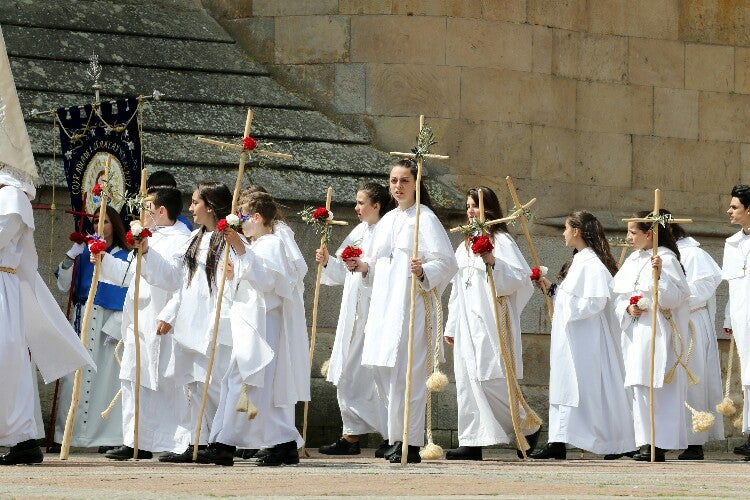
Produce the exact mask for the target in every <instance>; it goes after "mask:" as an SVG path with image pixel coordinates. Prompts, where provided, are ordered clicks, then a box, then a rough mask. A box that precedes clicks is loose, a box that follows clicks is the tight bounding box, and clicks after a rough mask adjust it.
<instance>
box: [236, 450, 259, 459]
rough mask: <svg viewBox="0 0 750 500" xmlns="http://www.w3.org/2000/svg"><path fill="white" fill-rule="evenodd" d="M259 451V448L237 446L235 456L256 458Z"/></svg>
mask: <svg viewBox="0 0 750 500" xmlns="http://www.w3.org/2000/svg"><path fill="white" fill-rule="evenodd" d="M257 453H258V450H257V449H250V448H237V451H235V452H234V456H235V457H237V458H241V459H243V460H248V459H250V458H255V455H256V454H257Z"/></svg>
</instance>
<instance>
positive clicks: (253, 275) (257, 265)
mask: <svg viewBox="0 0 750 500" xmlns="http://www.w3.org/2000/svg"><path fill="white" fill-rule="evenodd" d="M296 277H297V273H296V270H295V268H294V266H293V264H292V263H291V262H290V261H289V260H288V259H287V258H286V254H285V251H284V243H283V242H282V240H281V238H279V237H278V236H276V235H274V234H266V235H263V236H261V237H260V238H258V239H257V240H255V241H254V242H253V243H252V244H251V245H250V247H249V248H248V249H247V251H246V252H245V254H244V255H242V256H239V257H237V258H236V260H235V278H234V285H235V286H236V292H235V294H234V300H233V302H232V307H231V311H230V320H231V325H232V338H233V345H232V356H231V360H230V362H229V370H228V372H227V374H226V376H225V377H224V379H223V380H222V384H221V400H220V403H219V408H218V410H217V412H216V416H215V418H214V421H213V424H212V426H211V438H210V442H220V443H223V444H228V445H233V446H238V447H241V448H269V447H272V446H275V445H277V444H281V443H286V442H289V441H295V442H296V443H297V445H298V446H299V447H301V446H302V444H303V442H302V437H301V436H300V434H299V431H297V428H296V427H295V425H294V423H295V422H294V405H295V403H297V402H298V401H306V400H309V393H310V364H309V344H308V343H307V342H306V339H307V337H306V335H305V336H304V337H300V336H299V335H298V334H299V332H295V328H298V327H297V326H296V325H298V324H299V318H300V317H304V310H303V309H302V308H301V307H300V305H299V303H298V302H297V300H296V298H297V290H296V284H297V283H296ZM299 375H304V376H302V377H301V376H299ZM243 383H245V384H246V385H247V397H248V399H249V400H250V402H252V403H253V404H254V405H255V406H256V407H257V408H258V415H257V416H256V417H255V419H253V420H247V417H246V415H245V413H242V412H237V411H236V409H235V407H236V405H237V400H238V398H239V396H240V394H241V389H242V384H243Z"/></svg>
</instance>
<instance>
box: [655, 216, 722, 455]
mask: <svg viewBox="0 0 750 500" xmlns="http://www.w3.org/2000/svg"><path fill="white" fill-rule="evenodd" d="M669 228H670V230H671V231H672V235H673V236H674V237H675V239H676V240H677V248H679V249H680V262H682V265H683V267H684V268H685V273H686V275H687V276H686V279H687V282H688V286H690V326H691V328H692V329H691V340H690V342H692V343H693V351H692V356H691V357H690V362H689V365H688V366H690V369H691V370H692V371H693V373H694V374H695V376H696V378H697V379H698V383H697V384H695V385H688V396H687V402H688V404H689V405H690V406H691V407H693V408H694V409H696V410H698V411H705V412H713V411H714V409H715V408H716V405H717V404H719V403H721V401H722V399H724V392H723V386H722V383H721V366H720V363H719V346H718V342H717V340H716V323H715V322H716V289H717V288H718V286H719V284H720V283H721V268H720V267H719V265H718V264H717V263H716V261H714V259H713V258H711V256H710V255H709V254H708V253H707V252H706V251H705V250H703V249H702V248H700V243H698V242H697V241H696V240H695V239H693V238H691V237H690V236H688V235H687V234H686V233H685V230H684V229H683V228H682V227H681V226H680V225H679V224H670V226H669ZM685 411H686V412H688V414H687V419H688V429H687V434H688V448H687V450H685V451H684V452H683V453H681V454H680V455H678V456H677V458H678V459H679V460H703V445H704V444H705V443H706V442H708V441H709V440H710V439H724V419H723V418H716V419H714V424H713V425H712V426H711V428H710V429H708V430H707V431H703V432H694V431H693V425H692V414H691V413H690V410H688V409H687V408H685Z"/></svg>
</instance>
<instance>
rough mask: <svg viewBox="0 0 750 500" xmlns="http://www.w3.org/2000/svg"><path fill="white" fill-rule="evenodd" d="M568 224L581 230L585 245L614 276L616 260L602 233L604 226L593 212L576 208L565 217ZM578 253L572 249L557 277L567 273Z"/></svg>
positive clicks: (562, 277) (563, 276) (560, 277)
mask: <svg viewBox="0 0 750 500" xmlns="http://www.w3.org/2000/svg"><path fill="white" fill-rule="evenodd" d="M566 222H567V223H568V225H570V227H571V228H573V229H579V230H580V231H581V238H583V241H584V242H585V243H586V245H587V246H588V247H589V248H590V249H591V250H593V251H594V253H595V254H596V256H597V257H599V260H600V261H602V264H604V267H606V268H607V270H608V271H609V274H611V275H612V276H614V275H615V274H616V273H617V261H616V260H615V258H614V257H613V256H612V251H611V249H610V248H609V242H608V241H607V237H606V236H605V234H604V228H603V227H602V224H601V222H599V219H597V218H596V217H595V216H594V214H592V213H590V212H586V211H585V210H576V211H574V212H572V213H571V214H570V215H568V218H567V219H566ZM577 253H578V250H573V255H572V256H571V257H570V259H568V260H567V262H565V264H563V266H562V268H561V269H560V272H559V273H558V274H557V277H558V279H560V280H563V279H565V276H567V275H568V270H569V269H570V266H571V265H572V264H573V257H575V255H576V254H577Z"/></svg>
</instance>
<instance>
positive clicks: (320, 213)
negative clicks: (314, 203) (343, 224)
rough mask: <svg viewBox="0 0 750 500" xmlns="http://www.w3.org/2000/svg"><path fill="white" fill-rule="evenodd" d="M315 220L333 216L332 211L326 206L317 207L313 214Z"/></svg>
mask: <svg viewBox="0 0 750 500" xmlns="http://www.w3.org/2000/svg"><path fill="white" fill-rule="evenodd" d="M312 216H313V219H315V220H327V219H328V217H330V216H331V212H329V211H328V209H327V208H326V207H320V208H316V209H315V211H314V212H313V214H312Z"/></svg>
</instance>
